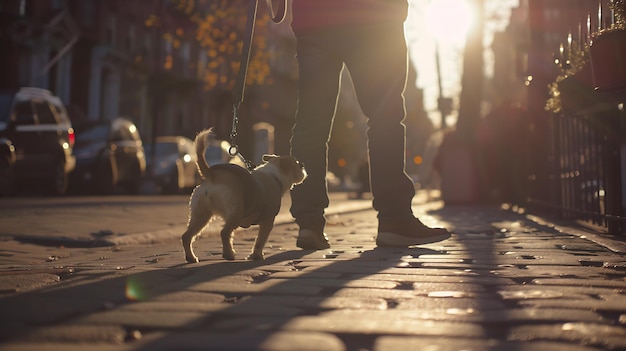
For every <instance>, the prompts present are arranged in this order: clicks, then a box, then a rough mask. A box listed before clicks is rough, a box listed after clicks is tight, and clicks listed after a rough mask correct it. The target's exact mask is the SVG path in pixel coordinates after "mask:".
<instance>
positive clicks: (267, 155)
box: [261, 154, 278, 162]
mask: <svg viewBox="0 0 626 351" xmlns="http://www.w3.org/2000/svg"><path fill="white" fill-rule="evenodd" d="M277 158H278V156H276V155H269V154H265V155H263V157H262V158H261V159H262V160H263V162H270V160H273V159H277Z"/></svg>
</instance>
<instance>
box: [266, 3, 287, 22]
mask: <svg viewBox="0 0 626 351" xmlns="http://www.w3.org/2000/svg"><path fill="white" fill-rule="evenodd" d="M279 1H280V2H279V3H278V4H279V7H278V13H276V12H274V6H273V5H274V4H273V1H272V0H265V2H266V3H267V7H268V8H269V9H270V16H271V17H272V22H274V23H276V24H278V23H281V22H282V21H284V20H285V17H286V15H287V0H279Z"/></svg>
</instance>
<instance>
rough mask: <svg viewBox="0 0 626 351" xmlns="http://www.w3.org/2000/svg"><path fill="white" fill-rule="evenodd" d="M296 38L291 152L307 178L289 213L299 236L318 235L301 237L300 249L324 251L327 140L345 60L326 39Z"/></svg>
mask: <svg viewBox="0 0 626 351" xmlns="http://www.w3.org/2000/svg"><path fill="white" fill-rule="evenodd" d="M296 38H297V40H298V43H297V45H298V46H297V55H298V56H297V57H298V66H299V74H300V76H299V82H298V89H299V90H298V106H297V112H296V120H295V125H294V128H293V131H292V133H293V134H292V137H291V154H292V155H293V156H295V157H296V158H297V159H298V160H299V161H301V162H302V163H304V167H305V169H306V171H307V174H308V176H307V178H306V180H305V181H304V182H303V183H302V184H300V185H298V186H296V187H295V188H294V189H293V190H292V191H291V199H292V205H291V214H292V215H293V216H294V218H295V219H296V222H297V223H298V225H299V227H300V230H301V234H302V231H303V230H308V231H309V234H310V235H314V234H317V236H319V238H315V237H314V238H312V239H311V240H307V239H301V238H300V237H299V240H298V243H297V245H298V246H299V247H302V248H305V249H322V248H326V247H328V242H327V241H326V238H325V237H323V230H324V226H325V219H324V210H325V209H326V207H328V203H329V200H328V194H327V185H326V169H327V154H328V140H329V138H330V131H331V128H332V123H333V116H334V113H335V107H336V102H337V95H338V92H339V84H340V83H339V82H340V79H339V78H340V74H341V69H342V67H343V61H341V60H339V59H338V58H336V57H334V56H332V55H331V54H330V53H329V50H327V48H326V45H327V40H325V38H324V37H322V36H311V35H307V36H304V35H303V36H298V35H297V37H296ZM305 234H306V233H305ZM301 236H302V235H301Z"/></svg>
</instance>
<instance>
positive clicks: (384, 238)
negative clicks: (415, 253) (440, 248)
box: [376, 232, 450, 247]
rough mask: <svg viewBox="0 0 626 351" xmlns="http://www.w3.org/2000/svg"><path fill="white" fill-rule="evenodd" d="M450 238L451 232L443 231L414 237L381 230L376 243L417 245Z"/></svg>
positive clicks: (397, 245) (403, 245)
mask: <svg viewBox="0 0 626 351" xmlns="http://www.w3.org/2000/svg"><path fill="white" fill-rule="evenodd" d="M449 238H450V233H448V232H443V233H441V234H438V235H429V236H425V237H420V238H412V237H408V236H403V235H399V234H396V233H391V232H380V233H378V236H377V237H376V245H378V246H387V247H407V246H415V245H425V244H432V243H436V242H439V241H443V240H446V239H449Z"/></svg>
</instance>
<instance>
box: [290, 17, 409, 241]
mask: <svg viewBox="0 0 626 351" xmlns="http://www.w3.org/2000/svg"><path fill="white" fill-rule="evenodd" d="M296 38H297V41H298V43H297V55H298V56H297V57H298V64H299V73H300V77H299V84H298V88H299V99H298V109H297V113H296V121H295V125H294V128H293V135H292V139H291V153H292V154H293V155H294V156H295V157H297V158H298V159H299V160H300V161H302V162H304V165H305V167H306V170H307V172H308V178H307V179H306V180H305V181H304V183H303V184H301V185H298V186H296V187H295V188H294V189H293V190H292V192H291V197H292V206H291V213H292V215H293V216H294V218H295V219H296V222H297V223H298V224H299V226H300V228H307V229H314V230H316V231H321V230H323V227H324V225H325V221H324V217H323V214H324V209H325V208H326V207H328V202H329V200H328V194H327V184H326V170H327V163H328V160H327V155H328V141H329V138H330V133H331V128H332V125H333V118H334V114H335V108H336V103H337V95H338V93H339V84H340V83H339V82H340V74H341V70H342V68H343V65H344V63H345V66H346V67H347V68H348V69H349V71H350V74H351V76H352V80H353V83H354V87H355V91H356V94H357V97H358V100H359V102H360V105H361V109H362V110H363V112H364V114H365V115H366V116H367V117H368V121H367V124H368V131H367V137H368V152H369V162H370V181H371V191H372V195H373V207H374V209H375V210H377V211H378V217H379V218H381V217H395V216H405V215H410V214H412V212H411V200H412V198H413V196H414V195H415V190H414V186H413V182H412V180H411V179H410V178H409V176H408V175H407V174H406V172H405V142H406V141H405V132H406V130H405V126H404V124H403V120H404V118H405V109H404V97H403V92H404V87H405V84H406V74H407V63H408V60H407V57H408V56H407V48H406V43H405V39H404V28H403V23H401V22H398V23H393V24H381V25H369V26H352V27H350V28H341V30H327V31H322V30H318V31H313V32H312V31H307V32H304V33H298V32H296Z"/></svg>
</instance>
